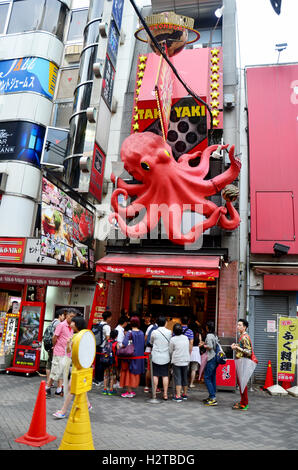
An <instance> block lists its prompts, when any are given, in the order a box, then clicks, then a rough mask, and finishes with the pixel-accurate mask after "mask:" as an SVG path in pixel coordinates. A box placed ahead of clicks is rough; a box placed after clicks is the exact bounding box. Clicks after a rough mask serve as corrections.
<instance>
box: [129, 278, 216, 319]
mask: <svg viewBox="0 0 298 470" xmlns="http://www.w3.org/2000/svg"><path fill="white" fill-rule="evenodd" d="M216 305H217V281H216V280H212V281H205V280H204V281H203V280H202V281H200V280H196V281H192V280H189V281H187V280H183V281H177V280H171V279H162V280H161V279H131V292H130V311H131V312H139V313H141V314H143V315H144V314H145V313H151V314H153V313H156V314H163V315H164V316H165V317H166V318H167V320H168V328H172V326H173V325H174V323H176V322H180V321H181V318H182V317H183V316H185V315H186V316H188V317H189V319H190V320H193V319H196V320H198V321H199V322H200V323H201V325H202V327H203V328H204V327H205V325H206V322H207V321H208V320H212V321H214V322H216V313H217V308H216Z"/></svg>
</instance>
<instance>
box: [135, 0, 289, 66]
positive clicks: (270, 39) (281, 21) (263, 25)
mask: <svg viewBox="0 0 298 470" xmlns="http://www.w3.org/2000/svg"><path fill="white" fill-rule="evenodd" d="M135 3H136V5H137V6H138V7H141V6H142V5H150V4H151V1H150V0H135ZM177 3H178V2H177ZM236 7H237V14H238V29H239V44H240V54H241V62H240V65H241V67H245V65H258V64H275V63H277V60H278V52H277V51H276V50H275V45H276V44H279V43H285V42H286V43H288V46H287V48H286V49H285V50H284V51H282V52H281V53H280V55H279V63H287V62H298V28H297V23H298V0H282V5H281V13H280V15H277V14H276V13H275V11H274V10H273V8H272V6H271V3H270V0H236ZM215 20H216V18H215Z"/></svg>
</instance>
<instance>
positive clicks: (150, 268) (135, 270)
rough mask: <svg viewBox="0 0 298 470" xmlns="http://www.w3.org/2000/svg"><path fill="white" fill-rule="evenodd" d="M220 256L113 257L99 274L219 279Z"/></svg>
mask: <svg viewBox="0 0 298 470" xmlns="http://www.w3.org/2000/svg"><path fill="white" fill-rule="evenodd" d="M219 263H220V257H219V256H194V255H189V256H187V255H135V254H109V255H107V256H104V257H103V258H101V259H100V260H99V261H97V262H96V271H97V272H101V273H110V274H111V273H115V274H122V275H123V276H125V277H147V278H153V277H154V278H160V277H171V278H184V279H205V280H208V279H212V278H215V277H218V276H219V268H220V266H219Z"/></svg>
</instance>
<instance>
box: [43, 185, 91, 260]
mask: <svg viewBox="0 0 298 470" xmlns="http://www.w3.org/2000/svg"><path fill="white" fill-rule="evenodd" d="M93 231H94V216H93V214H92V213H91V212H90V211H89V210H88V209H86V208H85V207H83V206H82V205H81V204H79V203H78V202H77V201H75V200H74V199H73V198H71V197H70V196H69V195H68V194H66V193H65V192H64V191H62V190H61V189H60V188H58V187H57V186H56V185H54V184H53V183H52V182H50V181H49V180H47V179H46V178H42V208H41V255H44V256H48V257H50V258H54V259H56V260H57V261H58V262H63V263H66V264H70V265H72V266H74V267H76V268H81V269H88V268H89V250H90V251H91V248H92V243H93Z"/></svg>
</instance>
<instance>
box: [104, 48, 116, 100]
mask: <svg viewBox="0 0 298 470" xmlns="http://www.w3.org/2000/svg"><path fill="white" fill-rule="evenodd" d="M114 80H115V69H114V67H113V65H112V62H111V60H110V59H109V57H108V56H106V63H105V69H104V76H103V83H102V91H101V95H102V97H103V99H104V101H105V103H106V105H107V106H108V107H109V109H111V107H112V98H113V88H114Z"/></svg>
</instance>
